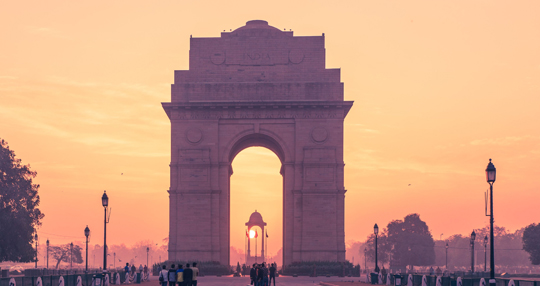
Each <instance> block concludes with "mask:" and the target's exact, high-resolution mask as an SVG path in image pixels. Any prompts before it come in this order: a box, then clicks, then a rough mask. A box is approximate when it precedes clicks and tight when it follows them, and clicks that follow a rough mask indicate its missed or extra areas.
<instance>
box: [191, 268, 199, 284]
mask: <svg viewBox="0 0 540 286" xmlns="http://www.w3.org/2000/svg"><path fill="white" fill-rule="evenodd" d="M191 270H193V280H192V281H191V285H192V286H197V277H198V276H199V268H197V262H193V266H192V267H191Z"/></svg>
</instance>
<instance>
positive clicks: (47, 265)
mask: <svg viewBox="0 0 540 286" xmlns="http://www.w3.org/2000/svg"><path fill="white" fill-rule="evenodd" d="M47 269H49V239H48V238H47Z"/></svg>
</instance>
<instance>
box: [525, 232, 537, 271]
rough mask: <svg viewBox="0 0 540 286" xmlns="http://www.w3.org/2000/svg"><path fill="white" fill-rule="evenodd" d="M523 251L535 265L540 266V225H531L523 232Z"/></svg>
mask: <svg viewBox="0 0 540 286" xmlns="http://www.w3.org/2000/svg"><path fill="white" fill-rule="evenodd" d="M523 249H524V250H525V251H527V253H529V260H530V261H531V263H532V264H533V265H540V224H535V223H533V224H530V225H528V226H527V227H526V228H525V230H524V231H523Z"/></svg>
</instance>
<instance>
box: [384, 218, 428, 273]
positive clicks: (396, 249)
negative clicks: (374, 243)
mask: <svg viewBox="0 0 540 286" xmlns="http://www.w3.org/2000/svg"><path fill="white" fill-rule="evenodd" d="M387 244H388V245H389V246H388V247H390V248H391V249H392V250H391V253H392V261H391V264H392V265H395V266H406V265H409V266H411V267H412V266H427V265H433V263H434V262H435V249H434V247H435V243H434V241H433V237H432V236H431V232H430V231H429V228H428V226H427V224H426V223H425V222H424V221H422V220H421V219H420V216H419V215H418V214H410V215H408V216H406V217H405V219H404V220H394V221H392V222H390V223H389V224H388V226H387Z"/></svg>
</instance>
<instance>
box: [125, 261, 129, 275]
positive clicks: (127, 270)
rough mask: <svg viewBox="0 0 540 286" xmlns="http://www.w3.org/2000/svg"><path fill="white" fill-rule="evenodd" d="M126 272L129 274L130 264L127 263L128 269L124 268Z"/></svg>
mask: <svg viewBox="0 0 540 286" xmlns="http://www.w3.org/2000/svg"><path fill="white" fill-rule="evenodd" d="M124 272H126V273H129V263H126V267H124Z"/></svg>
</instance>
